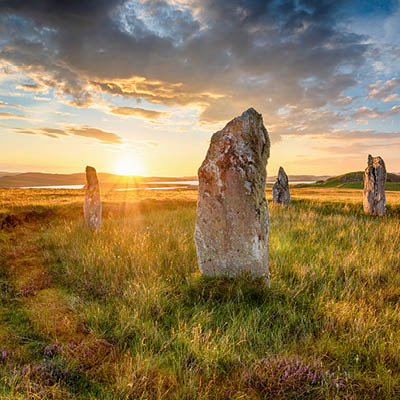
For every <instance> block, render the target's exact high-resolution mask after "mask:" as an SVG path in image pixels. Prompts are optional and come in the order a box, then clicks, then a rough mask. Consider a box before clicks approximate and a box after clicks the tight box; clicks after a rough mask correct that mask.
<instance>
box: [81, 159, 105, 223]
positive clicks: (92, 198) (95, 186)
mask: <svg viewBox="0 0 400 400" xmlns="http://www.w3.org/2000/svg"><path fill="white" fill-rule="evenodd" d="M86 182H87V184H86V196H85V204H84V206H83V214H84V217H85V224H86V226H87V227H88V228H89V229H90V230H91V231H99V230H100V227H101V209H102V207H101V200H100V187H99V181H98V179H97V174H96V170H95V169H94V168H93V167H89V166H88V167H86Z"/></svg>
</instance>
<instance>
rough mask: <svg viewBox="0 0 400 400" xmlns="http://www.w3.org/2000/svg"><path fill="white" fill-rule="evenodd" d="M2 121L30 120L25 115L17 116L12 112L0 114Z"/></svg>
mask: <svg viewBox="0 0 400 400" xmlns="http://www.w3.org/2000/svg"><path fill="white" fill-rule="evenodd" d="M0 119H30V118H29V117H27V116H25V115H20V114H15V113H12V112H0Z"/></svg>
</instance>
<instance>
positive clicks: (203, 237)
mask: <svg viewBox="0 0 400 400" xmlns="http://www.w3.org/2000/svg"><path fill="white" fill-rule="evenodd" d="M269 150H270V140H269V136H268V132H267V130H266V129H265V127H264V124H263V119H262V115H261V114H259V113H258V112H257V111H255V110H254V109H253V108H250V109H248V110H247V111H245V112H244V113H243V114H242V115H241V116H240V117H237V118H235V119H233V120H232V121H230V122H229V123H228V124H227V125H226V126H225V128H224V129H222V130H221V131H219V132H216V133H214V135H213V136H212V138H211V143H210V147H209V149H208V152H207V156H206V158H205V160H204V161H203V164H202V165H201V167H200V169H199V171H198V176H199V195H198V202H197V218H196V229H195V234H194V238H195V242H196V249H197V257H198V261H199V267H200V271H201V272H202V274H204V275H207V276H229V277H235V276H238V275H240V274H242V273H250V274H251V276H252V277H264V278H265V279H266V281H267V282H268V283H269V271H268V265H269V258H268V233H269V217H268V206H267V201H266V199H265V183H266V165H267V160H268V158H269Z"/></svg>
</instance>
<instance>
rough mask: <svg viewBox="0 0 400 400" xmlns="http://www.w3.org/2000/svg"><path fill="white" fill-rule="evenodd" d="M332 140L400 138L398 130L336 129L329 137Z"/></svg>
mask: <svg viewBox="0 0 400 400" xmlns="http://www.w3.org/2000/svg"><path fill="white" fill-rule="evenodd" d="M327 139H330V140H349V139H400V131H398V132H382V131H377V130H374V129H363V130H361V129H351V130H344V129H336V130H334V131H333V132H332V134H331V135H329V136H328V137H327Z"/></svg>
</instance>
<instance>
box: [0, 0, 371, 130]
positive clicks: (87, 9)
mask: <svg viewBox="0 0 400 400" xmlns="http://www.w3.org/2000/svg"><path fill="white" fill-rule="evenodd" d="M344 5H345V3H344V2H332V1H327V0H325V1H320V2H315V1H314V2H311V1H306V0H300V1H298V2H291V1H287V2H276V1H270V0H252V1H246V2H245V1H243V0H232V1H229V2H227V1H226V0H187V1H172V0H169V1H163V0H140V1H139V0H130V1H124V0H110V1H94V0H90V1H77V0H73V1H69V2H54V1H51V0H40V1H39V0H32V1H30V2H21V1H12V0H4V1H2V2H1V3H0V15H1V16H0V19H1V21H0V24H1V25H2V26H3V29H2V31H1V34H2V38H3V41H4V43H5V44H4V45H3V46H2V48H1V49H0V61H3V62H6V63H9V64H10V65H13V66H15V67H16V68H18V69H19V70H20V71H22V72H24V73H25V74H26V75H27V76H29V77H30V78H31V79H32V80H33V81H34V82H36V84H38V85H41V86H43V87H49V88H54V89H55V92H56V93H58V94H60V95H65V96H68V97H69V101H70V104H71V105H74V106H77V107H87V106H90V105H92V104H94V103H95V102H96V101H97V98H98V96H100V95H101V94H103V93H107V94H111V95H118V96H123V97H131V98H136V99H145V100H147V101H149V102H152V103H156V104H165V105H169V106H174V105H179V106H186V105H196V106H197V107H199V108H200V109H201V110H202V112H201V114H200V119H201V120H202V121H203V122H207V123H214V122H220V121H224V120H226V119H229V118H231V117H233V116H234V115H236V114H237V113H238V112H241V111H243V110H244V109H247V108H248V107H249V106H253V107H255V108H256V109H257V110H258V111H260V112H262V113H263V114H264V115H268V117H269V116H274V118H275V117H276V115H277V114H276V113H277V111H278V110H279V109H280V108H282V107H285V106H297V107H299V109H302V110H306V109H318V108H321V107H324V106H326V105H327V104H329V103H334V102H335V101H336V100H338V101H339V102H340V101H342V102H343V103H342V105H345V104H349V103H350V99H348V98H346V97H348V96H344V95H343V93H344V92H345V91H346V90H347V89H349V88H350V87H352V86H354V85H356V84H357V76H358V73H359V70H360V67H361V66H362V65H363V64H364V63H365V57H366V52H367V50H368V48H369V46H370V45H369V44H367V38H366V37H365V36H362V35H358V34H356V33H354V32H351V30H350V29H343V21H345V17H344V14H346V12H344V11H346V7H344ZM16 21H18V23H17V22H16ZM88 27H90V29H88ZM338 104H339V103H338ZM276 118H278V117H276ZM284 118H285V117H284V116H280V117H279V119H281V120H283V119H284Z"/></svg>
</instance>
